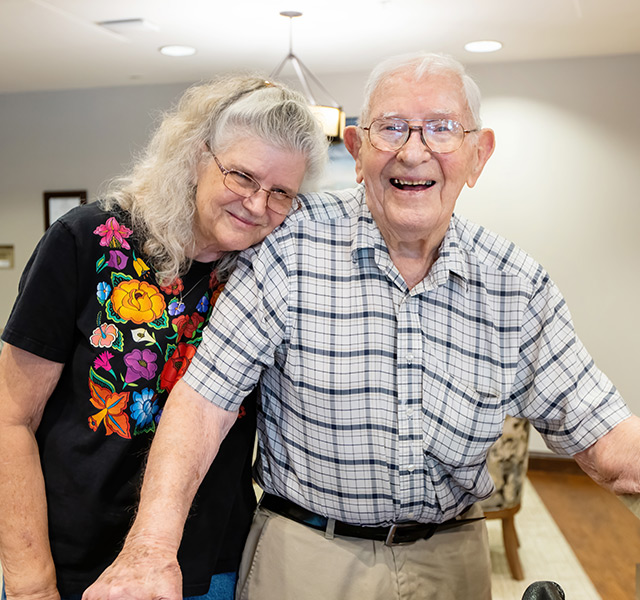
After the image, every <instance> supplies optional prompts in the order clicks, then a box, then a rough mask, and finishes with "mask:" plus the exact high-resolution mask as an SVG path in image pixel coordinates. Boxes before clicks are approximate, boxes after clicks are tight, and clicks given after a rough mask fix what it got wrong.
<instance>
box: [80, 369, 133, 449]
mask: <svg viewBox="0 0 640 600" xmlns="http://www.w3.org/2000/svg"><path fill="white" fill-rule="evenodd" d="M89 390H90V391H91V398H89V401H90V402H91V404H93V405H94V406H95V407H96V408H98V409H100V412H98V413H96V414H95V415H93V416H91V417H89V427H91V429H93V431H97V430H98V427H99V426H100V424H101V423H104V426H105V429H106V433H107V435H111V434H112V433H117V434H118V435H119V436H120V437H123V438H126V439H131V432H130V429H129V417H127V415H126V413H125V412H124V409H125V408H127V404H128V403H129V392H120V393H117V392H112V391H111V390H110V389H108V388H106V387H102V386H101V385H98V384H97V383H96V382H95V381H92V380H91V379H89Z"/></svg>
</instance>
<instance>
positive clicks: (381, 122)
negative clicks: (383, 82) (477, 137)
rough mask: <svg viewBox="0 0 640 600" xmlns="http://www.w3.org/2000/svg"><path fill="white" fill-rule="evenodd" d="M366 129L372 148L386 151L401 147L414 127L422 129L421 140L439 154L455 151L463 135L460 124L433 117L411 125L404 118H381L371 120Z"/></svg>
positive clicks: (460, 143)
mask: <svg viewBox="0 0 640 600" xmlns="http://www.w3.org/2000/svg"><path fill="white" fill-rule="evenodd" d="M368 129H369V140H370V141H371V144H372V145H373V146H374V148H377V149H378V150H383V151H386V152H393V151H396V150H399V149H400V148H402V146H404V144H405V143H406V142H407V140H408V139H409V135H410V134H411V132H412V131H413V130H414V129H416V130H419V129H422V136H423V138H422V139H423V141H424V142H426V144H427V146H428V147H429V149H430V150H431V151H433V152H436V153H439V154H446V153H448V152H455V151H456V150H457V149H458V148H460V146H461V145H462V142H463V140H464V136H465V131H464V128H463V127H462V125H461V124H460V123H458V121H453V120H451V119H433V120H429V121H422V122H421V124H420V125H416V126H412V125H410V124H409V122H408V121H405V120H404V119H394V118H383V119H376V120H375V121H373V122H372V123H371V125H370V126H369V128H368Z"/></svg>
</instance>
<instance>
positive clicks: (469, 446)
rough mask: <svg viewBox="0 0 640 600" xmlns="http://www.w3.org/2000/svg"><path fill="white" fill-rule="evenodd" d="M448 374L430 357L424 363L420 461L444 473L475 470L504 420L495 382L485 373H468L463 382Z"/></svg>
mask: <svg viewBox="0 0 640 600" xmlns="http://www.w3.org/2000/svg"><path fill="white" fill-rule="evenodd" d="M450 371H451V369H447V368H445V366H444V365H443V364H442V363H441V362H440V361H438V360H437V358H436V357H435V356H433V355H429V356H427V357H425V369H424V373H423V379H422V413H423V421H422V427H423V448H424V453H425V459H432V460H435V461H436V462H437V463H439V464H440V465H442V466H443V468H445V470H451V469H467V468H469V467H471V468H472V469H473V467H474V466H475V467H476V469H479V468H481V465H484V462H485V459H486V455H487V452H488V450H489V448H490V446H491V445H492V444H493V443H494V442H495V441H496V440H497V439H498V437H500V433H501V431H502V424H503V422H504V418H505V413H504V407H503V404H502V401H501V395H500V391H499V389H498V388H497V385H496V384H495V381H496V377H495V376H494V374H489V373H484V374H480V373H468V374H465V378H466V379H467V380H464V379H462V378H461V376H460V374H459V373H457V374H456V375H454V374H452V373H451V372H450ZM470 380H473V384H471V383H470ZM427 462H431V460H427ZM468 477H469V475H468V476H467V478H468Z"/></svg>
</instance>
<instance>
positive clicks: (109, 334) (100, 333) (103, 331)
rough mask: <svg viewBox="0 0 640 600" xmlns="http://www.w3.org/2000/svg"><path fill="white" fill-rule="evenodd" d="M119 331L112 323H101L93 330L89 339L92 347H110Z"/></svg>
mask: <svg viewBox="0 0 640 600" xmlns="http://www.w3.org/2000/svg"><path fill="white" fill-rule="evenodd" d="M119 333H120V332H119V331H118V328H117V327H116V326H115V325H113V324H112V323H109V324H107V323H103V324H102V325H100V327H96V328H95V329H94V330H93V333H92V334H91V337H90V338H89V341H90V342H91V345H92V346H93V347H94V348H111V346H112V345H113V343H114V342H115V341H116V340H117V339H118V334H119Z"/></svg>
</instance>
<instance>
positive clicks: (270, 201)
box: [207, 144, 302, 216]
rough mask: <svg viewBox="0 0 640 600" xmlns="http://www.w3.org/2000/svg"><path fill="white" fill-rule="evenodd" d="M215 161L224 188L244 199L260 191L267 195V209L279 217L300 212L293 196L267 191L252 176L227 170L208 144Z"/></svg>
mask: <svg viewBox="0 0 640 600" xmlns="http://www.w3.org/2000/svg"><path fill="white" fill-rule="evenodd" d="M207 148H208V150H209V152H211V156H213V160H215V161H216V165H218V168H219V169H220V172H221V173H222V175H223V179H222V183H224V187H226V188H227V189H228V190H230V191H232V192H233V193H234V194H238V196H242V197H243V198H250V197H251V196H253V195H254V194H256V193H257V192H259V191H260V190H262V191H263V192H266V193H267V208H269V209H270V210H272V211H273V212H274V213H276V214H278V215H285V216H286V215H288V214H289V213H292V212H295V211H296V210H298V209H299V208H300V207H301V206H302V204H301V203H300V200H298V198H296V197H295V196H291V195H290V194H287V193H286V192H283V191H282V190H267V189H265V188H263V187H262V186H261V185H260V184H259V183H258V182H257V181H256V180H255V179H254V178H253V177H251V175H247V173H243V172H242V171H238V170H236V169H226V168H225V167H223V166H222V163H221V162H220V161H219V160H218V157H217V156H216V155H215V154H214V153H213V152H212V151H211V148H209V146H208V144H207Z"/></svg>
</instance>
